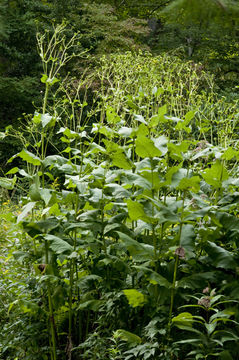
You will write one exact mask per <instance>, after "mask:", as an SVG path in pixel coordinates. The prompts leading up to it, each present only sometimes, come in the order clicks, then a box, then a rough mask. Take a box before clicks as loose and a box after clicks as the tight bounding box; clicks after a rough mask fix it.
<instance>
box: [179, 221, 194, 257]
mask: <svg viewBox="0 0 239 360" xmlns="http://www.w3.org/2000/svg"><path fill="white" fill-rule="evenodd" d="M195 237H196V235H195V231H194V226H193V225H190V224H185V225H183V227H182V232H181V239H180V246H182V247H183V248H184V249H186V250H188V251H190V252H191V251H194V249H195Z"/></svg>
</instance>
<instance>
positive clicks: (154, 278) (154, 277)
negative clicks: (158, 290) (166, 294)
mask: <svg viewBox="0 0 239 360" xmlns="http://www.w3.org/2000/svg"><path fill="white" fill-rule="evenodd" d="M148 280H149V282H150V283H151V284H153V285H156V284H158V285H160V286H163V287H165V288H167V289H170V288H171V286H172V284H170V282H169V281H168V280H167V279H166V278H165V277H163V276H162V275H160V274H158V273H156V272H155V271H152V272H151V274H150V275H149V277H148Z"/></svg>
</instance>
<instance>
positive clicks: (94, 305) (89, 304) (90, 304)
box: [77, 299, 103, 312]
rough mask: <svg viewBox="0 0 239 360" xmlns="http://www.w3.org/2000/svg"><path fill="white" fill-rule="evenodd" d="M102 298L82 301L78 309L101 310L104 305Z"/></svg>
mask: <svg viewBox="0 0 239 360" xmlns="http://www.w3.org/2000/svg"><path fill="white" fill-rule="evenodd" d="M102 303H103V302H102V300H95V299H92V300H88V301H84V302H82V303H80V305H79V306H78V308H77V310H92V311H95V312H96V311H99V309H100V307H101V306H102Z"/></svg>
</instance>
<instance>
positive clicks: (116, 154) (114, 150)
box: [104, 139, 132, 170]
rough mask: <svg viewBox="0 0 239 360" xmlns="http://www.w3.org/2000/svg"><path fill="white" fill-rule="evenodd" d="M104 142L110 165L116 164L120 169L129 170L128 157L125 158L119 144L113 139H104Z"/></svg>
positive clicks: (130, 166) (130, 165)
mask: <svg viewBox="0 0 239 360" xmlns="http://www.w3.org/2000/svg"><path fill="white" fill-rule="evenodd" d="M104 143H105V145H106V148H107V153H108V154H109V156H110V157H111V159H112V165H114V166H117V167H118V168H120V169H125V170H131V169H132V164H131V162H130V160H129V159H127V157H126V155H125V153H124V150H123V149H122V147H121V146H119V145H118V144H116V143H114V142H113V141H109V140H106V139H105V140H104Z"/></svg>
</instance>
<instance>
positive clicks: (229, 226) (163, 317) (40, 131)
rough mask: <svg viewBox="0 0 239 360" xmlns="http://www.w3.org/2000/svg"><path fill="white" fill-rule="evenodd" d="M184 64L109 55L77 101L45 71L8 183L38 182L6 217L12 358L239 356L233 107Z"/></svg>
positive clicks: (5, 322) (5, 311)
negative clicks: (42, 88) (40, 103)
mask: <svg viewBox="0 0 239 360" xmlns="http://www.w3.org/2000/svg"><path fill="white" fill-rule="evenodd" d="M62 31H63V32H62ZM59 34H60V35H61V38H62V36H64V29H63V30H61V31H60V32H59ZM38 39H40V40H39V41H42V42H44V41H45V38H44V37H38ZM59 44H60V45H61V43H59ZM39 48H40V49H41V48H42V49H44V47H41V46H39ZM57 51H58V50H57V48H56V53H54V51H53V53H52V58H49V64H51V65H52V66H53V68H54V66H55V64H56V63H57V60H58V58H57V54H58V52H57ZM44 56H45V55H44V53H43V54H42V58H43V59H44V58H45V57H44ZM133 60H136V61H133ZM176 61H177V60H176V59H171V60H170V58H169V57H167V56H166V55H165V56H164V57H162V58H156V59H155V58H153V57H151V56H150V55H149V54H138V55H137V54H131V53H129V54H126V55H117V56H115V57H113V62H108V61H107V59H106V58H103V59H102V63H101V64H100V65H99V67H98V70H96V75H94V76H96V78H97V81H96V82H94V81H95V80H94V78H93V77H92V76H91V77H90V78H86V79H84V81H83V80H81V81H79V82H76V83H75V85H76V86H75V87H72V90H71V92H69V82H68V83H67V82H66V81H65V82H64V81H61V82H60V84H59V87H58V88H57V89H56V85H57V84H58V83H59V81H58V80H59V74H58V73H54V74H55V75H54V77H53V76H52V74H49V73H48V72H47V69H46V72H45V74H44V76H43V77H42V82H43V84H44V86H45V93H44V99H43V106H42V109H39V111H38V112H37V113H35V114H34V116H32V117H29V118H28V125H27V127H26V135H25V136H26V137H27V141H25V140H24V139H25V138H24V137H23V144H24V148H23V149H22V151H21V152H19V153H18V154H17V155H16V156H15V157H14V158H12V159H11V161H12V162H13V163H14V162H15V165H16V166H15V167H13V168H12V169H11V170H10V171H9V172H8V174H7V175H8V177H7V178H6V179H3V178H1V186H4V187H5V188H7V189H8V190H9V191H11V189H13V188H14V187H16V186H18V185H19V186H21V185H22V184H27V185H26V186H25V187H24V189H23V188H22V189H21V198H20V200H19V203H18V206H17V207H16V208H8V209H6V206H7V207H9V206H10V205H9V204H8V203H7V204H2V212H1V222H2V227H1V229H2V230H1V248H2V255H1V259H0V267H1V278H0V287H1V292H0V294H1V295H0V303H1V313H0V314H1V315H0V323H1V327H2V331H1V334H0V358H1V359H4V360H10V359H11V360H12V359H19V360H20V359H24V360H25V359H34V360H37V359H41V360H42V359H51V360H56V359H69V360H70V359H91V360H95V359H99V360H103V359H110V360H113V359H114V360H120V359H122V360H123V359H124V360H134V359H135V360H141V359H145V360H146V359H152V360H154V359H164V360H166V359H182V360H183V359H215V358H218V359H236V358H238V356H239V348H238V339H239V328H238V320H239V319H238V317H239V314H238V298H239V287H238V263H239V257H238V246H239V236H238V234H239V220H238V199H239V196H238V194H239V193H238V186H239V181H238V159H239V150H238V136H237V135H238V120H237V119H238V115H237V111H238V109H237V103H236V102H235V103H233V104H227V102H226V100H225V99H217V96H216V94H214V92H213V78H212V77H211V76H210V75H208V74H203V75H202V74H201V73H200V74H198V71H199V70H198V66H196V65H193V64H191V63H188V64H183V63H181V62H178V63H177V62H176ZM159 63H160V65H161V66H162V69H161V70H160V71H158V70H157V69H158V64H159ZM154 64H155V65H154ZM63 65H64V64H62V66H63ZM135 67H136V68H135ZM50 69H52V68H51V67H50ZM137 69H138V70H137ZM169 69H171V72H170V71H169ZM137 71H139V72H140V74H141V75H142V76H141V77H140V76H139V73H138V72H137ZM157 71H158V72H157ZM200 71H201V70H200ZM53 72H54V71H53ZM187 79H188V81H187ZM136 80H137V81H136ZM74 81H75V80H74ZM67 84H68V85H67ZM207 84H210V90H209V91H208V92H206V87H207ZM64 91H65V95H64V96H63V95H62V94H63V92H64ZM95 91H96V94H94V92H95ZM51 92H52V94H53V97H52V98H51V101H50V100H49V94H50V93H51ZM88 92H90V93H91V96H93V100H92V99H91V101H92V103H91V105H92V107H91V109H88V111H86V109H87V107H89V105H88V103H87V99H88V97H87V93H88ZM54 94H55V95H54ZM57 94H58V95H57ZM61 100H62V101H61ZM69 114H70V115H69ZM8 131H9V130H8ZM8 134H9V133H8ZM14 136H17V133H16V132H15V133H14ZM53 149H55V150H54V151H53ZM16 161H18V162H17V163H16ZM19 164H20V165H19ZM21 164H23V165H21ZM21 179H24V182H22V180H21ZM24 190H25V192H24ZM7 214H8V215H7ZM8 227H9V228H8Z"/></svg>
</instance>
